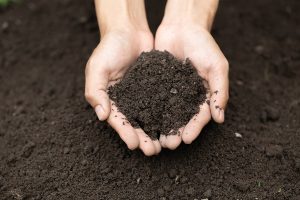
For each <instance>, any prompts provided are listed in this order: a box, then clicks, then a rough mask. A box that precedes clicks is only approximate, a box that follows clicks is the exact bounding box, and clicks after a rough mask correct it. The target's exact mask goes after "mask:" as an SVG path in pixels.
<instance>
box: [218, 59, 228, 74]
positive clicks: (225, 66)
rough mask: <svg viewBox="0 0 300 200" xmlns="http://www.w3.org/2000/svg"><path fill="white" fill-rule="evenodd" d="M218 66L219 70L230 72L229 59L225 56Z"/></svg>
mask: <svg viewBox="0 0 300 200" xmlns="http://www.w3.org/2000/svg"><path fill="white" fill-rule="evenodd" d="M217 68H218V70H220V71H222V72H226V73H228V71H229V62H228V60H227V59H226V58H225V57H224V58H222V59H221V60H220V61H219V62H218V64H217Z"/></svg>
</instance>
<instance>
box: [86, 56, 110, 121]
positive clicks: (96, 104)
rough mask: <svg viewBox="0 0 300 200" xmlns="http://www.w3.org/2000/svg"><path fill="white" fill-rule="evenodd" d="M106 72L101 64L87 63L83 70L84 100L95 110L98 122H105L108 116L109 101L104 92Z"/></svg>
mask: <svg viewBox="0 0 300 200" xmlns="http://www.w3.org/2000/svg"><path fill="white" fill-rule="evenodd" d="M108 78H109V75H108V72H107V71H105V70H103V67H101V64H98V63H93V62H92V61H91V60H89V61H88V63H87V66H86V70H85V98H86V100H87V101H88V102H89V104H90V105H91V106H92V107H93V108H94V109H95V112H96V114H97V116H98V118H99V120H101V121H103V120H106V119H107V118H108V116H109V114H110V101H109V96H108V94H107V92H106V89H107V85H108Z"/></svg>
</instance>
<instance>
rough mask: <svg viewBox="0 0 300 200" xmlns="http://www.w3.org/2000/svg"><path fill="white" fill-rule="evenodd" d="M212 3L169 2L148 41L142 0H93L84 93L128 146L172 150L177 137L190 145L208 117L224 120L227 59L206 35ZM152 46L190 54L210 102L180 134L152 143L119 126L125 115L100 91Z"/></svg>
mask: <svg viewBox="0 0 300 200" xmlns="http://www.w3.org/2000/svg"><path fill="white" fill-rule="evenodd" d="M217 5H218V1H216V0H211V1H206V0H187V1H182V0H169V1H168V3H167V6H166V11H165V16H164V19H163V21H162V24H161V25H160V27H159V28H158V30H157V33H156V38H155V41H154V39H153V35H152V34H151V32H150V30H149V27H148V23H147V19H146V14H145V6H144V1H141V0H123V1H117V0H95V6H96V12H97V18H98V23H99V27H100V34H101V42H100V44H99V45H98V46H97V47H96V48H95V50H94V52H93V53H92V55H91V57H90V59H89V61H88V63H87V65H86V73H85V74H86V84H85V97H86V99H87V101H88V102H89V103H90V104H91V106H93V108H94V109H95V112H96V114H97V116H98V118H99V120H101V121H103V120H107V122H108V123H109V124H110V125H111V126H112V127H113V128H114V129H115V130H116V132H117V133H118V134H119V136H120V138H121V139H122V140H123V141H124V142H125V143H126V144H127V146H128V148H129V149H132V150H133V149H136V148H140V149H141V150H142V151H143V153H144V154H145V155H147V156H151V155H155V154H158V153H159V152H160V151H161V147H165V148H169V149H175V148H177V147H178V146H179V144H180V143H181V141H183V142H184V143H186V144H190V143H191V142H192V141H193V140H195V139H196V138H197V136H198V135H199V134H200V132H201V130H202V128H203V127H204V126H205V125H206V124H207V123H208V122H209V121H210V119H211V117H212V118H213V119H214V120H215V121H216V122H219V123H222V122H223V121H224V109H225V106H226V103H227V100H228V62H227V60H226V58H225V57H224V55H223V54H222V52H221V50H220V49H219V47H218V45H217V44H216V42H215V41H214V39H213V38H212V36H211V35H210V33H209V31H210V28H211V25H212V22H213V18H214V15H215V12H216V10H217ZM154 48H155V49H158V50H168V51H169V52H171V53H172V54H174V55H175V56H176V57H178V58H180V59H184V58H187V57H188V58H190V60H191V61H192V63H193V64H194V66H195V67H196V69H197V71H198V73H199V75H200V76H202V77H203V78H204V79H205V80H207V84H208V88H209V90H210V93H209V94H208V99H210V102H211V103H210V106H209V105H208V104H203V105H202V106H201V107H200V109H201V112H200V113H199V114H198V115H197V116H194V117H193V118H192V119H191V121H190V122H189V123H188V124H187V125H186V126H184V127H182V128H181V129H180V132H181V134H180V135H175V136H167V137H166V136H161V138H160V139H159V141H158V140H155V141H152V140H151V139H150V138H149V137H148V136H147V135H146V133H145V132H144V131H143V130H142V129H135V128H133V127H132V126H131V125H130V124H129V123H125V125H124V124H123V122H124V118H126V117H125V116H126V113H124V114H123V113H120V112H117V108H116V106H115V105H114V103H113V102H112V101H111V100H110V99H109V97H108V94H107V92H106V91H107V88H108V87H109V86H111V85H113V84H114V83H116V82H117V81H118V80H120V79H122V77H123V75H124V74H125V72H126V71H127V70H128V68H129V66H130V65H131V64H132V63H133V62H134V61H135V60H136V59H137V57H138V56H139V55H140V53H141V52H143V51H145V52H147V51H151V50H152V49H154ZM124 52H126V53H124ZM122 118H123V119H122Z"/></svg>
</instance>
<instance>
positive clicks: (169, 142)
mask: <svg viewBox="0 0 300 200" xmlns="http://www.w3.org/2000/svg"><path fill="white" fill-rule="evenodd" d="M183 129H184V127H182V128H180V129H178V131H177V133H176V134H175V135H168V136H166V138H165V147H166V148H168V149H171V150H174V149H176V148H177V147H178V146H179V145H180V143H181V140H182V139H181V134H182V131H183Z"/></svg>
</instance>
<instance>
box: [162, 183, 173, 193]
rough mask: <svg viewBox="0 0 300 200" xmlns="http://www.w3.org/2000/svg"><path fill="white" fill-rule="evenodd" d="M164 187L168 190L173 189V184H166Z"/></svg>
mask: <svg viewBox="0 0 300 200" xmlns="http://www.w3.org/2000/svg"><path fill="white" fill-rule="evenodd" d="M163 188H164V190H165V191H166V192H169V191H171V185H170V184H166V185H164V186H163Z"/></svg>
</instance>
